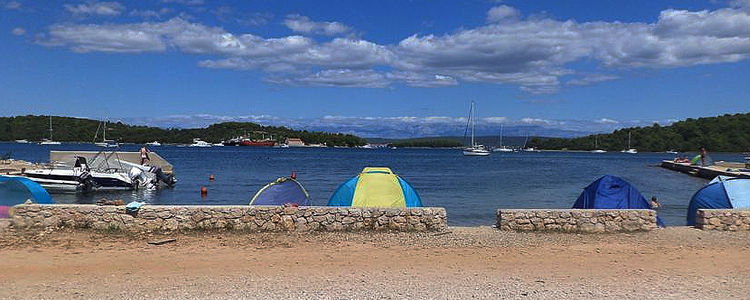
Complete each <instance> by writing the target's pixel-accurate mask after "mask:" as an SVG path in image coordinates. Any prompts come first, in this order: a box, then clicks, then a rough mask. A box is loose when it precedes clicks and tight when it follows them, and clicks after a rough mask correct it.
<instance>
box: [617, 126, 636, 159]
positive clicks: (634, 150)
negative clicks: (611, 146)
mask: <svg viewBox="0 0 750 300" xmlns="http://www.w3.org/2000/svg"><path fill="white" fill-rule="evenodd" d="M620 152H622V153H628V154H636V153H638V150H636V149H633V148H630V131H628V149H625V150H622V151H620Z"/></svg>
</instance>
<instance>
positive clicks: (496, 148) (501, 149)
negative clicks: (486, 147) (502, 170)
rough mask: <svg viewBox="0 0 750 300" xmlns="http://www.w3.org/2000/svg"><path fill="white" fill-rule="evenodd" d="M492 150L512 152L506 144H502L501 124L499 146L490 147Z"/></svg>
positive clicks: (501, 125) (501, 127)
mask: <svg viewBox="0 0 750 300" xmlns="http://www.w3.org/2000/svg"><path fill="white" fill-rule="evenodd" d="M492 152H513V149H511V148H510V147H508V146H503V124H500V146H498V147H495V148H494V149H492Z"/></svg>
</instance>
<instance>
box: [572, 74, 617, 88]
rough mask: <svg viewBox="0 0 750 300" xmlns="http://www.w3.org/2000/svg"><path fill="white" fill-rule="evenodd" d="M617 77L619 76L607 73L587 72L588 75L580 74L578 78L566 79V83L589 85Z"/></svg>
mask: <svg viewBox="0 0 750 300" xmlns="http://www.w3.org/2000/svg"><path fill="white" fill-rule="evenodd" d="M618 78H619V77H617V76H614V75H607V74H589V75H585V76H582V77H580V78H575V79H571V80H568V81H567V82H566V84H567V85H590V84H594V83H599V82H604V81H610V80H615V79H618Z"/></svg>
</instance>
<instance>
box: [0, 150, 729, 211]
mask: <svg viewBox="0 0 750 300" xmlns="http://www.w3.org/2000/svg"><path fill="white" fill-rule="evenodd" d="M51 147H52V148H51ZM51 147H50V146H40V145H36V144H27V145H24V144H14V143H0V155H2V154H4V153H7V152H11V153H12V156H13V158H16V159H23V160H28V161H34V162H46V161H48V160H49V150H50V149H54V150H98V148H96V147H94V146H92V145H84V144H64V145H60V146H51ZM138 148H139V147H138V146H135V145H125V146H123V147H122V148H121V150H123V151H137V150H138ZM152 150H153V151H155V152H157V153H159V155H161V156H163V157H164V158H165V159H167V160H169V161H170V162H171V163H172V164H173V165H174V169H175V174H176V175H177V178H178V180H179V182H178V184H177V186H176V187H175V188H174V189H165V190H160V191H153V192H144V191H138V192H117V193H97V194H94V195H86V196H76V195H53V198H54V200H55V201H56V202H58V203H93V202H95V201H96V200H97V199H100V198H103V197H104V198H107V199H123V200H125V201H132V200H138V201H146V202H149V203H152V204H240V205H242V204H247V203H248V202H249V200H250V198H251V197H252V196H253V195H254V193H255V192H256V191H257V190H258V189H260V188H261V187H262V186H263V185H265V184H266V183H268V182H270V181H272V180H274V179H275V178H277V177H280V176H288V175H289V174H290V173H291V172H292V171H295V172H296V173H297V176H298V179H299V180H300V181H301V182H302V184H303V185H304V186H305V188H307V190H308V192H309V193H310V196H311V197H312V201H313V203H314V204H315V205H325V204H326V203H327V202H328V198H329V197H330V196H331V193H332V192H333V191H334V189H336V187H337V186H338V185H339V184H341V183H342V182H343V181H344V180H346V179H348V178H350V177H352V176H354V175H356V174H357V173H358V172H359V171H360V170H361V169H362V168H363V167H365V166H388V167H390V168H391V169H393V171H394V172H396V173H397V174H399V175H401V176H402V177H403V178H405V179H406V180H407V181H409V182H410V183H411V184H412V185H413V186H414V187H415V188H416V190H417V192H418V193H419V195H420V196H421V198H422V201H423V203H424V204H425V205H426V206H442V207H445V208H446V209H447V211H448V220H449V223H450V224H451V225H491V224H493V223H494V222H495V215H494V212H495V209H497V208H568V207H570V206H571V205H572V204H573V202H574V201H575V199H576V198H577V197H578V195H579V194H580V192H581V190H582V189H583V188H584V187H586V186H587V185H588V184H589V183H591V182H592V181H594V180H596V179H597V178H598V177H600V176H602V175H605V174H611V175H616V176H620V177H623V178H625V179H626V180H628V181H630V182H631V183H632V184H633V185H635V186H636V187H637V188H638V189H639V190H640V191H641V192H642V193H643V195H644V196H646V197H647V198H648V197H651V196H656V197H658V198H659V201H660V202H661V203H662V204H663V208H661V209H660V210H659V215H660V216H661V217H662V218H663V219H664V220H665V222H666V223H667V224H668V225H684V224H685V214H686V211H687V205H688V202H689V201H690V197H691V196H692V194H693V193H694V192H695V191H697V190H698V189H699V188H700V187H701V186H703V185H704V184H705V183H706V180H702V179H698V178H694V177H690V176H687V175H684V174H680V173H676V172H672V171H668V170H664V169H661V168H659V167H657V165H658V164H659V162H660V161H661V160H662V159H671V158H673V157H674V156H673V155H670V154H660V153H639V154H636V155H632V154H621V153H605V154H594V153H566V152H542V153H507V154H506V153H502V154H498V153H493V154H492V155H490V156H489V157H464V156H462V155H461V152H460V151H459V150H448V149H326V148H323V149H321V148H286V149H280V148H251V147H214V148H188V147H175V146H162V147H153V148H152ZM712 157H713V159H714V160H727V161H742V156H741V155H740V154H724V153H722V154H713V155H712ZM211 174H213V175H215V177H216V180H215V181H213V182H210V181H209V180H208V177H209V175H211ZM201 186H206V187H207V188H208V195H207V196H206V197H205V198H202V197H201V195H200V188H201Z"/></svg>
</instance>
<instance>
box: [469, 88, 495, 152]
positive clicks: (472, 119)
mask: <svg viewBox="0 0 750 300" xmlns="http://www.w3.org/2000/svg"><path fill="white" fill-rule="evenodd" d="M476 118H477V110H476V108H475V107H474V101H471V108H469V120H468V122H467V123H466V127H467V129H468V127H469V124H471V147H468V148H464V149H463V153H464V156H487V155H490V151H489V150H487V148H485V147H484V145H479V144H477V143H476V142H475V141H474V127H476V123H477V121H476Z"/></svg>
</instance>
